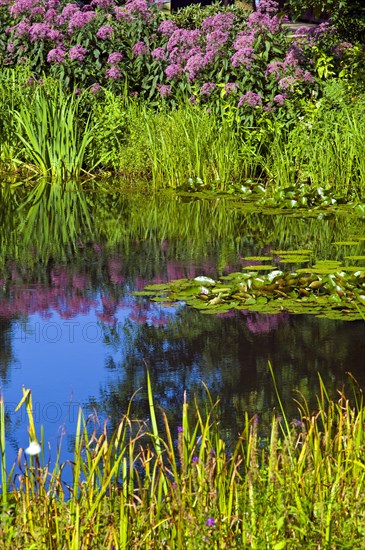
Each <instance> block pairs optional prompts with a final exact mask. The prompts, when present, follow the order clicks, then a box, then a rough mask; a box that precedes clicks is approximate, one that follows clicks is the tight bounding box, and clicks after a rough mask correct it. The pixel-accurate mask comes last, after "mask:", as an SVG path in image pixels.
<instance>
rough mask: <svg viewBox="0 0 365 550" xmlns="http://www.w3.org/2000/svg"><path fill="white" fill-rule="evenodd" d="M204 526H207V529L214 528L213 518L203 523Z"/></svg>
mask: <svg viewBox="0 0 365 550" xmlns="http://www.w3.org/2000/svg"><path fill="white" fill-rule="evenodd" d="M205 525H207V526H208V527H214V525H215V521H214V518H208V519H207V521H206V522H205Z"/></svg>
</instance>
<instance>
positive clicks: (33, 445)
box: [25, 441, 41, 456]
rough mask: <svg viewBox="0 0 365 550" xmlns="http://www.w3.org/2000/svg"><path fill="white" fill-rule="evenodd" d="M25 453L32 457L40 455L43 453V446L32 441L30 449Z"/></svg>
mask: <svg viewBox="0 0 365 550" xmlns="http://www.w3.org/2000/svg"><path fill="white" fill-rule="evenodd" d="M25 452H26V453H27V455H31V456H35V455H39V453H40V452H41V446H40V445H39V443H38V442H37V441H31V442H30V443H29V447H27V448H26V449H25Z"/></svg>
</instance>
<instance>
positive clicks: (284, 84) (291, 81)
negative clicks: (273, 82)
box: [279, 76, 297, 90]
mask: <svg viewBox="0 0 365 550" xmlns="http://www.w3.org/2000/svg"><path fill="white" fill-rule="evenodd" d="M296 82H297V80H296V79H295V78H294V76H284V78H281V79H280V80H279V87H280V88H281V89H282V90H289V89H291V88H293V86H294V85H295V84H296Z"/></svg>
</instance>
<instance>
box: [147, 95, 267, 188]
mask: <svg viewBox="0 0 365 550" xmlns="http://www.w3.org/2000/svg"><path fill="white" fill-rule="evenodd" d="M143 115H144V119H145V126H146V132H147V137H148V139H147V144H148V151H149V155H150V160H151V166H152V178H153V182H154V184H155V186H158V187H161V186H162V187H172V188H177V187H180V186H182V185H184V184H186V183H187V181H188V180H189V178H191V179H193V180H196V179H200V180H201V181H202V182H203V183H205V184H206V185H207V186H211V187H213V188H214V189H217V190H219V191H225V190H227V185H228V184H229V183H231V182H234V181H235V182H237V183H238V182H240V181H243V180H244V179H247V178H249V177H252V175H253V174H254V173H255V172H256V171H257V168H258V165H259V162H258V152H257V151H256V150H255V148H254V147H253V145H252V143H251V142H250V140H249V139H243V137H242V136H241V134H240V132H239V131H238V130H237V128H235V127H234V126H233V125H232V124H231V123H230V122H229V121H226V120H224V119H221V118H220V117H219V116H217V115H216V114H214V113H210V112H209V111H207V110H206V109H204V108H199V107H195V106H191V105H182V106H180V107H179V108H177V109H175V110H172V111H171V112H166V111H162V112H160V113H157V114H154V113H153V112H152V111H151V110H149V109H144V111H143Z"/></svg>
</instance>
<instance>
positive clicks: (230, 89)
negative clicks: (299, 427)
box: [224, 82, 238, 95]
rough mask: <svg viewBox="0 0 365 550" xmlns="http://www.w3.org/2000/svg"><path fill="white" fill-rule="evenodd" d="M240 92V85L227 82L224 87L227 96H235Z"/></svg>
mask: <svg viewBox="0 0 365 550" xmlns="http://www.w3.org/2000/svg"><path fill="white" fill-rule="evenodd" d="M237 90H238V84H237V83H236V82H227V84H225V85H224V91H225V92H226V94H227V95H229V94H235V93H236V92H237Z"/></svg>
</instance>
